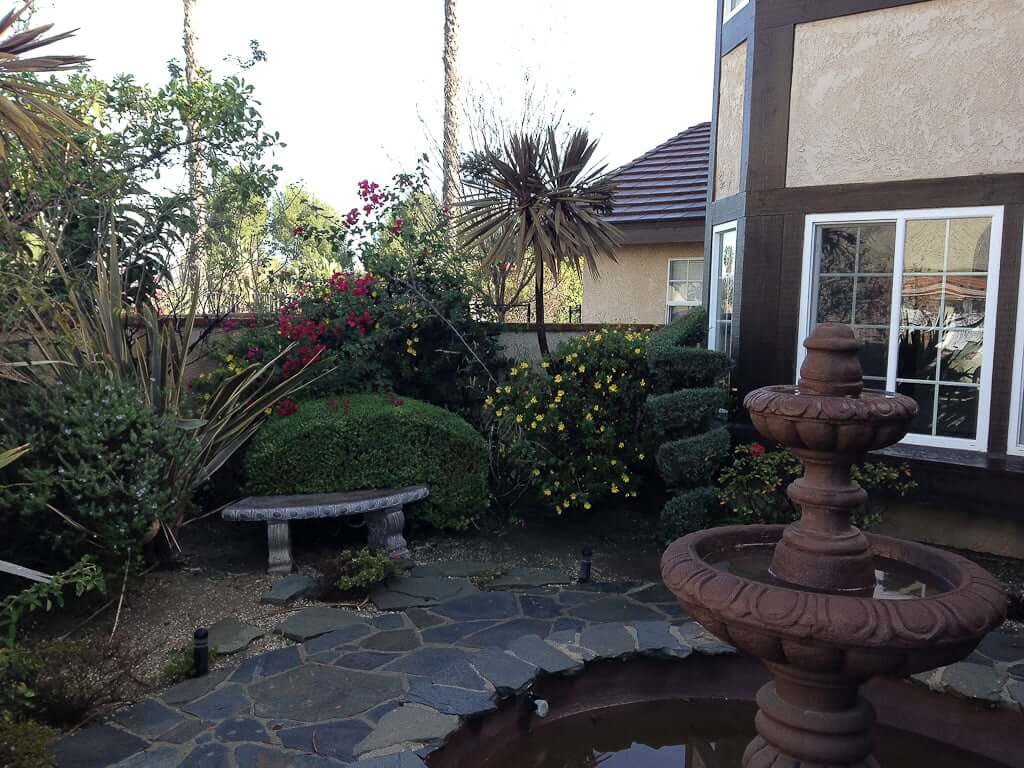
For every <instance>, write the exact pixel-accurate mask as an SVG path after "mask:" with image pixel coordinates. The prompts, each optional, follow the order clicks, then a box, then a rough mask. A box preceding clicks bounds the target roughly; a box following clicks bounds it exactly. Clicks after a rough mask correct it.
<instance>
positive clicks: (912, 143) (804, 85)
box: [719, 0, 1024, 187]
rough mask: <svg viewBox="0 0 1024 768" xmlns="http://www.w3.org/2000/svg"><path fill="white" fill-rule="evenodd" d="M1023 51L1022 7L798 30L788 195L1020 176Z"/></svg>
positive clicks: (943, 2) (948, 10) (849, 19)
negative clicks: (819, 188)
mask: <svg viewBox="0 0 1024 768" xmlns="http://www.w3.org/2000/svg"><path fill="white" fill-rule="evenodd" d="M1022 40H1024V0H930V2H922V3H913V4H911V5H906V6H902V7H898V8H889V9H885V10H881V11H873V12H870V13H860V14H855V15H852V16H844V17H841V18H836V19H828V20H825V21H818V22H813V23H809V24H800V25H798V26H797V28H796V36H795V41H794V58H793V88H792V93H791V99H790V121H789V155H788V161H787V174H786V178H787V186H790V187H803V186H816V185H822V184H852V183H867V182H879V181H894V180H900V179H926V178H940V177H947V176H968V175H973V174H985V173H1019V172H1024V77H1022V76H1021V73H1022V72H1024V46H1022V45H1021V41H1022ZM723 79H724V66H723ZM720 134H721V131H720ZM719 140H720V141H721V137H720V139H719Z"/></svg>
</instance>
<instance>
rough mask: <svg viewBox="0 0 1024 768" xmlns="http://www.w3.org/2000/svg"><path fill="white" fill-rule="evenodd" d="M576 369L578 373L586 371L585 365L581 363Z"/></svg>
mask: <svg viewBox="0 0 1024 768" xmlns="http://www.w3.org/2000/svg"><path fill="white" fill-rule="evenodd" d="M576 370H577V371H579V372H580V373H586V372H587V366H585V365H581V366H580V367H579V368H577V369H576Z"/></svg>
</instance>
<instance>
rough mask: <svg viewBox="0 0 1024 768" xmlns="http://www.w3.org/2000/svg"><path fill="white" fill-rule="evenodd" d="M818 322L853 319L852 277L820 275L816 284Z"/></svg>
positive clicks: (837, 321)
mask: <svg viewBox="0 0 1024 768" xmlns="http://www.w3.org/2000/svg"><path fill="white" fill-rule="evenodd" d="M817 320H818V322H819V323H849V322H852V321H853V278H852V277H824V276H823V277H822V278H821V280H820V282H819V284H818V317H817Z"/></svg>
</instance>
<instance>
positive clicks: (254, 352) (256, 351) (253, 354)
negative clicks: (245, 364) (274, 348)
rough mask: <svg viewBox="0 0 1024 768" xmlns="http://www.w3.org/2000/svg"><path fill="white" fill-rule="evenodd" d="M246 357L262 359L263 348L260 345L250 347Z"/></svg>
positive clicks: (248, 358) (253, 359)
mask: <svg viewBox="0 0 1024 768" xmlns="http://www.w3.org/2000/svg"><path fill="white" fill-rule="evenodd" d="M245 359H246V360H249V361H255V360H262V359H263V350H262V349H260V348H259V347H249V349H247V350H246V352H245Z"/></svg>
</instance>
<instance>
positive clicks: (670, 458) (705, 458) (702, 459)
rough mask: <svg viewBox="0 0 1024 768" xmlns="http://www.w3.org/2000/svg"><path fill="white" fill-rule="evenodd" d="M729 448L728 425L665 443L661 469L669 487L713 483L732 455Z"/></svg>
mask: <svg viewBox="0 0 1024 768" xmlns="http://www.w3.org/2000/svg"><path fill="white" fill-rule="evenodd" d="M729 448H730V437H729V431H728V430H727V429H725V427H718V428H717V429H712V430H711V431H710V432H702V433H700V434H699V435H694V436H693V437H684V438H682V439H681V440H673V441H671V442H668V443H662V444H661V445H660V446H659V447H658V454H657V462H658V471H659V472H661V476H662V477H663V478H664V479H665V484H666V485H667V486H668V487H669V488H690V487H693V486H699V485H710V484H712V483H714V481H715V478H717V477H718V470H719V469H721V468H722V465H723V464H724V463H725V460H726V459H727V458H728V457H729Z"/></svg>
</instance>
